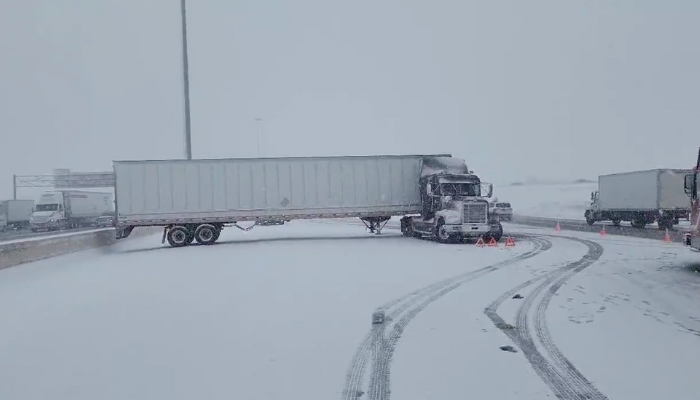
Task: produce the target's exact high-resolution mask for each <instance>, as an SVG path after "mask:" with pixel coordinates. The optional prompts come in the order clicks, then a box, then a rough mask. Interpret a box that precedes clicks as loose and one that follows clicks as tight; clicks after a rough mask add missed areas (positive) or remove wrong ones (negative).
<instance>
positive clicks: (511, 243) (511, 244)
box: [506, 237, 515, 247]
mask: <svg viewBox="0 0 700 400" xmlns="http://www.w3.org/2000/svg"><path fill="white" fill-rule="evenodd" d="M506 247H515V238H512V237H509V238H506Z"/></svg>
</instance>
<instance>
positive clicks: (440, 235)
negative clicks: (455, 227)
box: [433, 219, 452, 243]
mask: <svg viewBox="0 0 700 400" xmlns="http://www.w3.org/2000/svg"><path fill="white" fill-rule="evenodd" d="M433 234H434V236H435V240H437V241H438V242H440V243H449V242H450V240H451V239H452V235H450V234H449V233H448V232H447V231H446V230H445V221H443V220H442V219H441V220H439V221H438V223H437V225H435V232H434V233H433Z"/></svg>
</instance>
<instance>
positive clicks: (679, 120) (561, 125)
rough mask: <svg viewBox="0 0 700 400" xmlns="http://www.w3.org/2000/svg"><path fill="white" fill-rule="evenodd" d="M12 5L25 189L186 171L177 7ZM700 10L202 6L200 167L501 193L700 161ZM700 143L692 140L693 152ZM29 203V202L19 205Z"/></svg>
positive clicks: (7, 113) (14, 100) (12, 110)
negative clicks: (130, 168)
mask: <svg viewBox="0 0 700 400" xmlns="http://www.w3.org/2000/svg"><path fill="white" fill-rule="evenodd" d="M143 4H144V3H143V2H137V1H135V0H121V1H116V0H103V1H100V2H94V1H88V0H62V1H60V2H59V1H49V0H7V1H5V2H3V13H2V14H0V51H2V54H3V58H2V60H0V65H1V67H2V72H3V73H2V74H0V116H1V117H2V120H3V121H4V124H3V133H2V138H3V139H4V140H3V146H2V147H3V150H5V151H4V152H3V155H2V157H1V158H0V171H2V173H0V199H5V198H11V196H12V174H48V173H51V171H52V169H54V168H70V169H71V170H73V171H80V172H88V171H105V170H110V169H111V162H112V160H121V159H169V158H182V157H183V156H184V150H183V149H184V134H183V133H184V116H183V109H184V107H183V94H182V69H181V68H182V65H181V36H180V33H181V32H180V8H179V2H173V1H166V0H152V1H149V2H148V4H149V7H144V6H143ZM699 17H700V2H694V1H690V0H685V1H680V0H678V1H669V2H655V1H651V0H642V1H631V0H624V1H617V2H614V3H613V2H600V1H597V2H596V1H593V2H591V1H586V2H581V1H567V2H562V1H554V0H548V1H531V2H517V1H495V2H477V1H466V0H465V1H456V0H454V1H436V2H421V1H417V0H407V1H402V2H398V1H386V2H381V3H378V2H369V1H366V0H365V1H356V2H351V3H347V2H346V3H336V2H328V1H321V0H297V1H282V0H274V1H273V0H270V1H260V0H258V1H223V0H203V1H194V0H190V1H189V2H188V34H189V42H188V43H189V50H190V54H189V56H190V57H189V58H190V80H191V101H192V104H191V106H192V113H191V115H192V137H193V146H192V149H193V157H194V158H225V157H254V156H256V155H257V135H256V121H255V119H256V118H262V119H263V123H262V131H263V146H262V155H263V156H270V157H274V156H315V155H372V154H407V153H410V154H421V153H425V154H431V153H452V154H453V155H455V156H457V157H460V158H464V159H466V161H467V164H468V165H469V167H470V168H471V169H473V170H474V171H475V172H476V173H477V174H479V175H480V176H481V177H482V179H483V180H486V181H489V182H493V183H495V184H499V185H506V184H510V183H512V182H517V181H526V180H528V179H533V178H538V179H541V180H548V181H554V180H556V181H573V180H575V179H581V178H583V179H595V178H596V177H597V176H598V175H600V174H605V173H613V172H623V171H632V170H640V169H651V168H689V167H691V166H693V165H694V163H695V160H696V156H697V151H698V146H700V142H699V141H698V140H697V139H695V138H697V135H698V133H697V132H698V131H699V128H700V113H698V111H697V110H698V106H699V105H700V102H699V101H698V96H699V94H698V93H700V76H699V75H698V73H697V71H698V70H700V49H699V48H698V46H697V43H695V42H696V40H697V38H698V37H700V26H698V24H697V21H698V18H699ZM694 139H695V140H694ZM18 197H20V198H21V197H23V196H22V194H21V193H20V195H19V196H18Z"/></svg>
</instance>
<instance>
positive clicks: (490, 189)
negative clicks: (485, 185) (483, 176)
mask: <svg viewBox="0 0 700 400" xmlns="http://www.w3.org/2000/svg"><path fill="white" fill-rule="evenodd" d="M492 195H493V183H489V193H488V194H487V195H486V197H488V198H491V196H492Z"/></svg>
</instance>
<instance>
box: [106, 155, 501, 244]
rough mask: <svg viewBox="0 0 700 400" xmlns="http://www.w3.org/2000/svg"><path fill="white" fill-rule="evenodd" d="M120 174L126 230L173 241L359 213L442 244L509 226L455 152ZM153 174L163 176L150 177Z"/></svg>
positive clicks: (120, 222)
mask: <svg viewBox="0 0 700 400" xmlns="http://www.w3.org/2000/svg"><path fill="white" fill-rule="evenodd" d="M114 173H115V179H116V210H117V211H116V212H117V216H118V217H117V239H123V238H126V237H128V236H129V235H130V234H131V232H132V231H133V229H134V228H136V227H140V226H162V227H164V232H163V239H162V240H163V242H165V241H166V240H167V241H168V243H169V244H170V246H172V247H182V246H188V245H190V244H191V243H192V242H193V241H195V240H196V241H197V242H198V243H199V244H207V245H208V244H213V243H215V242H216V241H217V239H218V238H219V234H220V233H221V230H222V229H224V228H225V227H229V226H233V227H236V228H238V229H241V230H244V231H248V230H250V229H252V228H253V227H254V226H256V225H270V224H274V225H279V224H282V223H284V222H286V221H289V220H292V219H324V218H353V217H355V218H360V220H361V221H362V222H364V224H365V225H366V227H367V228H368V229H369V231H370V232H371V233H375V234H378V233H380V232H381V230H382V229H383V228H384V226H385V225H386V223H387V222H388V221H389V220H390V219H391V217H392V216H401V217H403V218H401V233H402V234H403V235H404V236H412V237H426V238H430V239H434V240H436V241H439V242H443V243H446V242H459V241H461V240H462V239H464V238H474V239H476V238H480V237H481V238H483V239H484V240H489V239H490V238H494V239H495V240H496V241H499V240H500V239H501V237H502V235H503V226H502V225H501V223H500V221H499V220H498V218H497V217H496V216H495V215H491V213H490V212H489V206H488V199H489V198H491V194H492V192H493V185H490V184H489V185H487V186H488V189H487V192H488V193H487V194H482V193H483V191H482V188H481V187H482V185H481V180H480V179H479V177H478V176H477V175H474V173H473V171H470V170H469V169H468V168H467V165H466V163H465V161H464V160H462V159H459V158H454V157H452V156H451V155H449V154H441V155H388V156H348V157H342V156H340V157H285V158H232V159H218V160H160V161H158V160H152V161H115V162H114ZM152 177H158V182H160V184H159V185H152V184H144V182H150V181H151V178H152ZM239 222H254V224H253V225H252V226H248V227H245V228H244V227H242V226H240V225H238V223H239Z"/></svg>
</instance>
